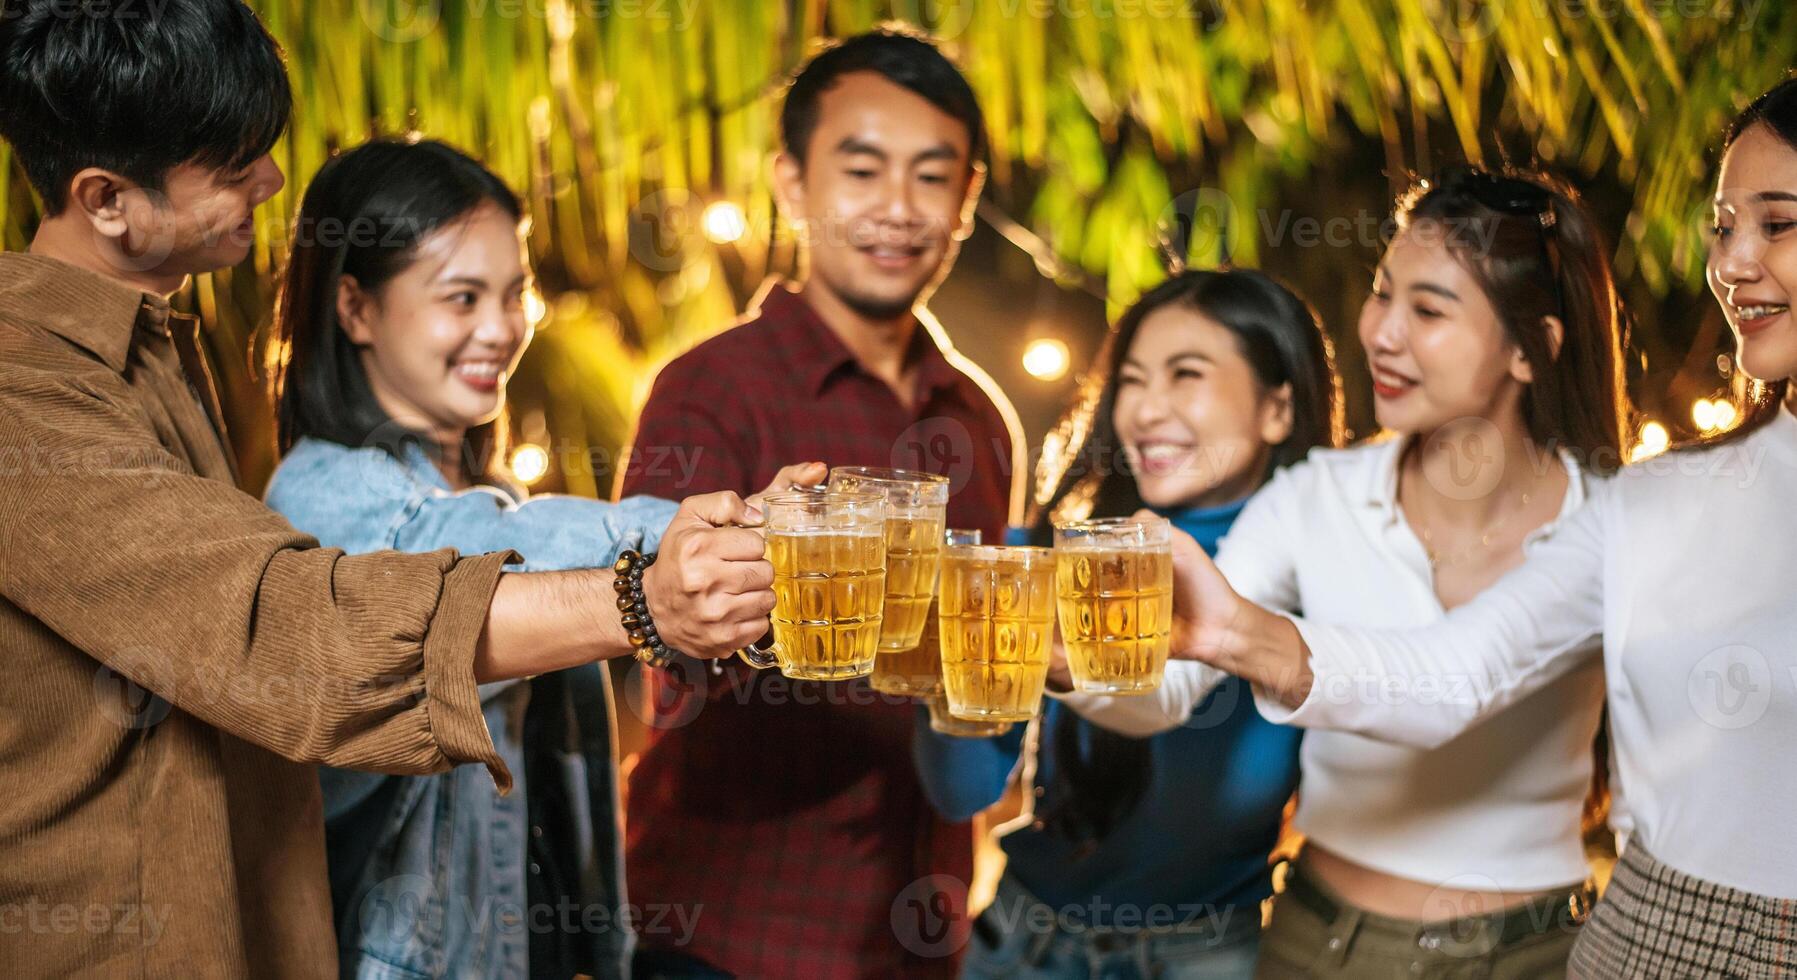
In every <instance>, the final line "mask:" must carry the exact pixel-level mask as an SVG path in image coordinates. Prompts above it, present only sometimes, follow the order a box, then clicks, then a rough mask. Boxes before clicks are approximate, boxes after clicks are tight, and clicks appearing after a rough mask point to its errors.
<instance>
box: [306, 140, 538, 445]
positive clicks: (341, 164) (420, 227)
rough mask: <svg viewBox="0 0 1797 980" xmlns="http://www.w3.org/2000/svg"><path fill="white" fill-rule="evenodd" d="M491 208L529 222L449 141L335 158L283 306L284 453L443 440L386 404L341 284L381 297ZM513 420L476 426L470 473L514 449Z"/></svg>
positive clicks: (373, 148)
mask: <svg viewBox="0 0 1797 980" xmlns="http://www.w3.org/2000/svg"><path fill="white" fill-rule="evenodd" d="M483 204H491V205H494V206H496V207H498V208H500V209H501V210H502V211H504V212H505V213H506V214H508V215H510V216H511V217H512V218H513V219H515V220H518V221H522V220H523V218H524V207H523V205H522V204H520V203H519V201H518V196H517V195H516V194H514V193H512V191H511V189H510V188H508V187H506V186H505V182H504V181H502V180H500V179H499V178H498V177H497V176H495V175H494V174H493V172H492V171H490V170H488V169H487V168H486V167H483V166H481V164H480V163H479V162H478V161H476V160H475V159H473V158H472V157H470V156H468V155H467V154H465V153H463V152H462V151H460V150H457V149H455V148H454V147H452V146H449V145H447V144H445V143H438V142H435V141H428V140H427V141H422V142H403V141H399V140H374V141H371V142H368V143H364V144H362V145H361V146H358V147H356V148H355V149H353V150H350V151H349V152H347V153H344V154H342V155H341V156H338V157H337V158H335V159H333V160H331V161H330V162H329V163H326V164H325V165H324V166H323V167H321V168H320V169H319V171H318V175H317V176H316V177H314V178H313V179H312V184H311V186H310V187H307V188H306V196H305V199H304V201H302V202H301V204H300V213H299V217H298V218H297V219H296V221H295V225H294V237H293V249H292V253H291V256H290V257H289V259H288V261H287V274H286V276H285V277H284V278H283V280H282V283H281V294H280V298H279V300H277V302H276V309H275V331H276V338H277V344H276V346H275V356H276V361H275V364H274V372H273V377H274V395H275V402H276V424H277V429H276V433H277V437H278V439H279V441H280V448H281V452H282V453H286V452H287V451H288V450H290V449H292V448H293V444H294V443H296V442H298V441H299V440H300V439H303V438H305V437H307V436H311V437H313V438H318V439H325V440H329V441H331V442H335V443H340V444H342V445H346V446H364V445H378V446H380V447H382V448H384V449H386V450H387V451H388V452H391V453H393V454H394V455H396V456H397V455H399V454H400V451H401V447H402V446H403V445H405V444H406V443H407V442H414V441H415V442H416V443H417V444H418V445H420V446H421V447H422V448H423V449H424V450H425V451H426V453H428V454H431V455H432V456H433V458H435V456H436V454H437V453H439V452H440V447H438V446H437V444H436V442H435V440H432V439H430V438H428V437H426V436H425V435H424V434H422V433H418V432H412V431H409V430H407V429H404V428H402V427H400V426H399V425H398V424H397V423H395V422H394V421H393V419H391V418H389V417H388V415H387V413H386V411H385V410H383V409H382V408H381V406H380V403H379V402H377V401H376V400H375V397H374V390H373V389H372V388H371V387H370V386H369V383H368V375H367V372H366V371H364V370H363V368H362V359H361V356H360V351H359V350H358V349H357V347H356V345H355V344H354V343H352V342H351V341H350V339H349V334H347V333H345V332H344V330H343V325H342V323H341V322H339V320H338V317H337V289H338V282H339V281H340V280H341V279H342V277H343V276H345V275H349V276H354V277H355V280H356V282H357V284H358V285H360V286H361V288H362V289H364V290H367V291H369V292H376V291H378V290H380V288H381V287H382V286H384V285H386V284H387V283H388V282H390V281H391V280H392V279H393V277H394V276H397V275H398V274H399V273H401V272H403V271H404V270H405V269H406V267H407V266H408V265H410V264H411V262H412V260H413V259H414V257H415V256H416V253H417V248H418V245H419V243H420V242H423V241H424V240H425V239H426V238H428V237H430V236H431V234H433V233H434V232H436V231H437V230H438V229H440V228H444V227H447V226H449V225H452V224H454V223H455V222H456V221H459V220H460V219H462V218H464V217H466V216H467V215H468V214H469V213H470V212H472V211H474V210H475V209H476V208H478V207H480V206H481V205H483ZM505 434H506V419H505V416H504V414H503V413H502V414H501V415H500V416H499V417H498V418H496V419H494V420H493V421H491V422H487V423H484V424H482V425H477V426H475V427H474V428H472V429H469V430H468V434H467V436H466V438H465V440H464V444H463V447H462V452H463V462H464V464H465V466H466V472H468V473H471V474H486V473H488V472H490V471H491V469H492V467H493V466H494V464H495V463H496V462H497V460H498V459H499V458H500V457H501V455H502V454H503V452H504V448H505V447H504V444H505Z"/></svg>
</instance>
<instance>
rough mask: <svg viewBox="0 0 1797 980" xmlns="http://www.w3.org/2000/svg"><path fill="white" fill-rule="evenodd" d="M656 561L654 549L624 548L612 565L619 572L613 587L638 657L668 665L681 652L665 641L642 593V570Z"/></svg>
mask: <svg viewBox="0 0 1797 980" xmlns="http://www.w3.org/2000/svg"><path fill="white" fill-rule="evenodd" d="M653 564H655V553H654V552H650V553H649V554H647V555H645V554H643V553H642V552H640V551H637V550H636V549H635V548H626V549H624V550H623V551H622V552H620V553H619V555H618V560H617V562H616V563H615V564H613V565H612V567H611V568H612V571H613V572H615V573H617V577H616V578H614V579H613V580H612V583H611V586H612V588H613V589H614V590H616V591H617V593H618V615H619V622H620V623H622V624H623V626H624V630H625V633H626V634H627V635H628V637H629V639H630V646H631V648H632V649H634V650H635V651H636V659H638V660H640V661H642V662H643V663H646V664H648V665H649V666H651V667H664V668H665V667H667V666H668V665H669V664H671V663H673V662H674V658H675V657H677V656H679V651H677V650H675V649H673V648H672V647H670V646H668V645H667V644H666V643H663V642H662V641H661V636H660V635H659V634H657V633H656V632H655V620H654V619H653V618H651V617H650V615H649V600H648V599H647V598H645V597H644V596H643V570H644V569H646V568H648V567H649V566H650V565H653Z"/></svg>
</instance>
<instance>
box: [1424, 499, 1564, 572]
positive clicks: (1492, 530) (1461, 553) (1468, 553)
mask: <svg viewBox="0 0 1797 980" xmlns="http://www.w3.org/2000/svg"><path fill="white" fill-rule="evenodd" d="M1534 499H1535V495H1534V494H1532V493H1530V492H1529V491H1527V490H1524V491H1523V494H1522V503H1520V504H1519V505H1517V507H1516V508H1515V509H1513V510H1511V511H1510V512H1509V513H1506V514H1505V515H1504V516H1502V517H1500V518H1498V519H1497V520H1495V521H1493V522H1491V526H1490V527H1487V528H1486V529H1485V530H1483V531H1481V532H1479V541H1478V543H1477V544H1469V545H1466V546H1465V547H1462V548H1459V549H1457V550H1455V551H1452V552H1449V553H1448V554H1445V555H1444V554H1442V553H1441V552H1439V551H1436V550H1435V535H1434V534H1433V533H1432V532H1431V531H1430V530H1429V528H1428V527H1427V526H1425V525H1424V524H1422V523H1421V522H1420V521H1419V522H1418V523H1417V530H1418V531H1419V532H1421V537H1422V539H1423V551H1424V552H1425V553H1427V554H1428V556H1429V567H1430V568H1445V567H1450V566H1453V565H1458V564H1460V563H1461V562H1463V561H1465V560H1467V559H1468V558H1470V557H1472V556H1473V555H1475V554H1478V553H1479V552H1481V551H1486V550H1489V549H1490V548H1491V539H1492V538H1493V537H1496V535H1497V533H1498V532H1499V531H1502V530H1503V529H1504V525H1506V524H1508V523H1510V518H1512V517H1514V516H1516V514H1517V513H1518V512H1519V511H1526V510H1528V509H1529V503H1530V502H1531V501H1533V500H1534Z"/></svg>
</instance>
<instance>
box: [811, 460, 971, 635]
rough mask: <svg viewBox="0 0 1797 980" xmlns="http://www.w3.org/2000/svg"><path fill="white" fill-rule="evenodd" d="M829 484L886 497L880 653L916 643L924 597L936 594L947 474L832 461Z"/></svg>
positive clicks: (926, 609) (924, 608) (927, 601)
mask: <svg viewBox="0 0 1797 980" xmlns="http://www.w3.org/2000/svg"><path fill="white" fill-rule="evenodd" d="M829 488H830V489H831V490H834V491H843V492H858V491H865V492H870V493H877V494H880V495H881V496H883V497H885V498H886V608H885V614H884V615H885V619H884V621H883V625H882V626H881V627H880V655H881V656H885V655H886V654H887V653H890V652H894V651H898V650H910V649H912V648H914V647H916V646H917V645H918V643H919V641H920V640H921V639H922V638H923V629H924V620H925V619H926V618H927V615H928V613H929V608H930V600H931V599H932V598H934V597H935V595H936V572H937V569H938V568H939V567H940V566H941V562H942V531H943V526H944V525H945V524H947V522H948V477H946V476H937V475H936V474H934V473H920V472H917V471H915V470H889V469H881V468H878V467H873V466H838V467H835V468H833V469H831V470H830V487H829Z"/></svg>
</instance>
